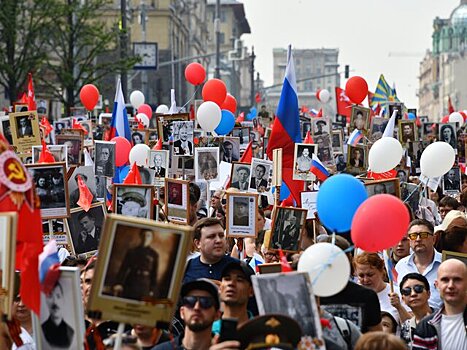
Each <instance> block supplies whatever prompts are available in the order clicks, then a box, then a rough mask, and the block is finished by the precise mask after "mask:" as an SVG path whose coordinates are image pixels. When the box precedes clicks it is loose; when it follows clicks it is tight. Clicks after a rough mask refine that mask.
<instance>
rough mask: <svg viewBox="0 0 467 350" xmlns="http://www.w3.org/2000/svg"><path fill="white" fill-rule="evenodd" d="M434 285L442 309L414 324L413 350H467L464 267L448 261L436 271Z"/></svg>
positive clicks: (466, 298) (455, 260) (460, 262)
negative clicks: (441, 303) (415, 326)
mask: <svg viewBox="0 0 467 350" xmlns="http://www.w3.org/2000/svg"><path fill="white" fill-rule="evenodd" d="M435 286H436V288H437V289H438V290H439V293H440V295H441V298H442V299H443V301H444V306H443V307H442V308H441V309H439V310H438V311H437V312H435V313H433V314H431V315H430V316H428V317H426V318H424V319H423V320H422V321H420V323H419V324H418V325H417V328H416V330H415V335H414V339H413V348H412V349H413V350H421V349H433V350H437V349H441V347H442V349H456V350H466V349H467V331H466V329H467V328H466V326H467V309H466V305H467V293H466V291H467V266H466V265H465V264H464V263H463V262H462V261H460V260H457V259H448V260H446V261H444V262H443V263H442V264H441V265H440V266H439V268H438V277H437V279H436V281H435Z"/></svg>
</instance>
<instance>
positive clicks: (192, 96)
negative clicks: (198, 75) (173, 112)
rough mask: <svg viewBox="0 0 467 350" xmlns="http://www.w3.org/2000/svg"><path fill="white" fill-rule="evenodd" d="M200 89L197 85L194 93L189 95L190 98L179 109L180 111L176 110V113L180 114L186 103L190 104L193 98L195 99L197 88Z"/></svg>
mask: <svg viewBox="0 0 467 350" xmlns="http://www.w3.org/2000/svg"><path fill="white" fill-rule="evenodd" d="M200 87H201V85H198V86H197V87H196V89H195V92H194V93H193V95H191V97H190V98H189V100H188V101H187V102H186V103H185V104H184V105H183V106H181V107H180V109H179V110H178V112H179V113H180V111H181V110H182V109H183V108H185V107H186V106H187V104H188V103H190V101H191V100H193V98H194V97H195V95H196V93H197V92H198V90H199V88H200Z"/></svg>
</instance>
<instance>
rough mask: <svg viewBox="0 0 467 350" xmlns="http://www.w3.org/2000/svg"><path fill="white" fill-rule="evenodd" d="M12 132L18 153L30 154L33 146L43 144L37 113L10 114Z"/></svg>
mask: <svg viewBox="0 0 467 350" xmlns="http://www.w3.org/2000/svg"><path fill="white" fill-rule="evenodd" d="M8 116H9V118H10V131H11V136H12V139H13V144H14V145H15V146H16V152H18V153H30V152H31V146H34V145H40V144H41V135H40V132H39V117H38V115H37V112H36V111H29V112H20V113H10V114H9V115H8Z"/></svg>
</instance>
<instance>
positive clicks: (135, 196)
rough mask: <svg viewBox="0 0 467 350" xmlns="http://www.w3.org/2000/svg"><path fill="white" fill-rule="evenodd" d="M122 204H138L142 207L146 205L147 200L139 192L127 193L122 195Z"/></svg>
mask: <svg viewBox="0 0 467 350" xmlns="http://www.w3.org/2000/svg"><path fill="white" fill-rule="evenodd" d="M122 202H123V203H125V202H136V203H138V204H139V205H141V206H142V207H144V206H145V205H146V200H145V199H144V197H143V195H142V194H141V193H138V192H125V193H124V194H123V195H122Z"/></svg>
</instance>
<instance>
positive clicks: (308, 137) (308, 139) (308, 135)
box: [303, 130, 313, 144]
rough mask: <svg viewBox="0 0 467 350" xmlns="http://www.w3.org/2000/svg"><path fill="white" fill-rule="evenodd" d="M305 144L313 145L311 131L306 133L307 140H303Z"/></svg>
mask: <svg viewBox="0 0 467 350" xmlns="http://www.w3.org/2000/svg"><path fill="white" fill-rule="evenodd" d="M303 143H308V144H311V143H313V138H312V137H311V134H310V130H308V131H307V132H306V136H305V139H304V140H303Z"/></svg>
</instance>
